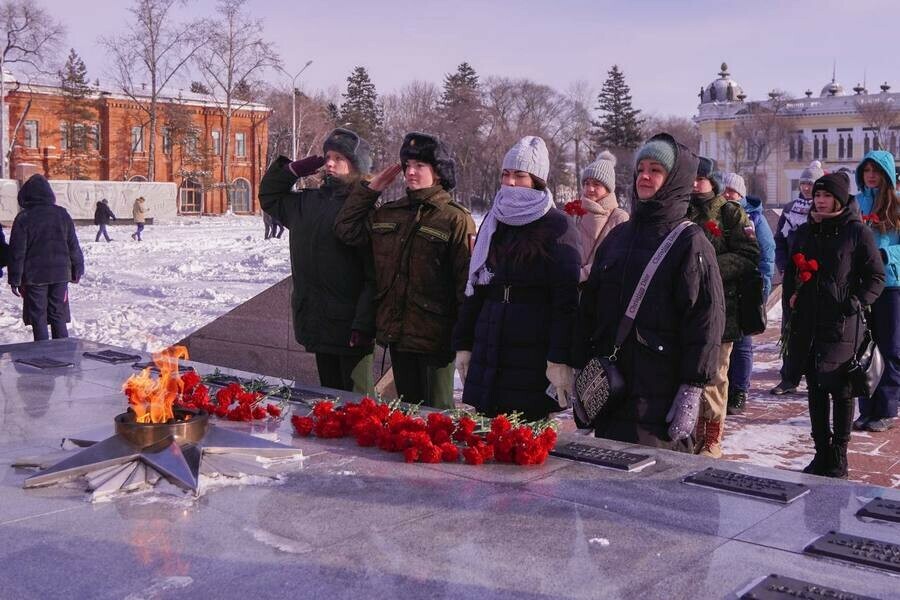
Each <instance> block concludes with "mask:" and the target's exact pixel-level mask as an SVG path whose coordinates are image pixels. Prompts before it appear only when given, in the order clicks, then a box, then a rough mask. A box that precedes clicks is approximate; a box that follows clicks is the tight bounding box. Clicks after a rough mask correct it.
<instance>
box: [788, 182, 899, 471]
mask: <svg viewBox="0 0 900 600" xmlns="http://www.w3.org/2000/svg"><path fill="white" fill-rule="evenodd" d="M849 186H850V181H849V179H848V178H847V177H846V176H845V175H844V174H843V173H832V174H830V175H824V176H822V177H820V178H819V179H817V180H816V182H815V183H814V184H813V206H812V208H811V209H810V212H809V221H808V222H807V223H804V224H803V225H801V226H800V227H799V228H798V229H797V232H796V235H795V236H794V239H793V243H792V244H791V247H790V252H791V257H792V258H791V260H790V261H789V262H788V264H787V268H786V269H785V272H784V294H785V295H786V296H787V298H788V305H789V306H790V307H791V320H790V323H789V324H788V338H787V342H786V343H787V352H788V353H789V354H793V356H794V358H793V360H796V361H797V364H801V365H803V366H802V368H801V373H802V374H805V375H806V382H807V386H808V388H809V398H808V402H809V420H810V424H811V426H812V438H813V442H814V444H815V449H816V454H815V457H814V458H813V460H812V462H810V463H809V465H807V466H806V468H804V469H803V471H804V472H805V473H813V474H815V475H825V476H828V477H840V478H846V477H847V469H848V467H847V444H848V443H849V441H850V431H851V423H852V421H853V410H854V406H853V404H854V402H853V397H852V395H853V389H852V386H851V385H850V378H849V376H848V375H847V366H848V364H849V363H850V361H851V360H852V359H853V358H854V357H855V355H856V352H857V349H858V348H859V346H860V344H861V343H862V340H863V333H864V331H865V327H866V323H865V319H864V317H863V309H864V307H867V306H870V305H871V304H872V303H873V302H875V301H876V299H877V298H878V296H879V294H881V292H882V290H883V289H884V280H885V275H884V262H883V260H882V257H881V255H880V254H879V251H878V246H877V245H876V243H875V238H874V236H873V235H872V231H871V230H870V229H869V228H868V227H867V226H866V225H864V224H863V223H862V220H861V218H860V216H859V209H858V207H857V206H855V204H856V201H855V200H854V199H853V198H852V197H851V196H850V190H849ZM813 261H815V262H814V263H813ZM811 263H812V264H811ZM832 414H833V418H832V417H831V415H832ZM829 420H831V423H829Z"/></svg>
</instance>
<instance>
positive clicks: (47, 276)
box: [8, 174, 84, 341]
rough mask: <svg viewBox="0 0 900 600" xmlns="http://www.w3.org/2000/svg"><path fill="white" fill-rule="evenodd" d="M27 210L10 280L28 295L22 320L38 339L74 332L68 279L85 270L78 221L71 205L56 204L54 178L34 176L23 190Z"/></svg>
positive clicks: (17, 228)
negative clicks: (51, 185)
mask: <svg viewBox="0 0 900 600" xmlns="http://www.w3.org/2000/svg"><path fill="white" fill-rule="evenodd" d="M18 200H19V206H21V207H22V209H23V210H22V211H21V212H20V213H19V214H18V215H16V218H15V220H14V221H13V226H12V232H11V234H10V236H9V269H8V270H9V273H8V280H9V285H10V287H11V288H12V292H13V294H15V295H16V296H22V297H23V299H24V308H23V311H22V312H23V320H24V321H25V324H26V325H31V329H32V332H33V334H34V339H35V341H39V340H46V339H48V337H49V336H48V334H47V324H48V323H49V325H50V329H51V332H52V334H53V338H54V339H56V338H65V337H69V332H68V329H67V327H66V323H68V322H69V320H70V313H69V282H72V283H78V281H79V280H80V279H81V276H82V275H84V256H83V255H82V253H81V246H80V245H79V244H78V236H77V235H76V234H75V224H74V223H73V222H72V217H70V216H69V213H68V212H67V211H66V209H64V208H62V207H61V206H56V196H55V195H54V194H53V189H51V187H50V183H49V182H48V181H47V179H46V178H44V176H43V175H41V174H35V175H32V176H31V178H30V179H28V181H26V182H25V183H24V184H23V185H22V189H20V190H19V196H18Z"/></svg>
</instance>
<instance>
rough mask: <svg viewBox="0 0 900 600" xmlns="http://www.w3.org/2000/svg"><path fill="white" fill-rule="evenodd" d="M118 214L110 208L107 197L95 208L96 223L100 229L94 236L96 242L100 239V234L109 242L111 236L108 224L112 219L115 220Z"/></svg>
mask: <svg viewBox="0 0 900 600" xmlns="http://www.w3.org/2000/svg"><path fill="white" fill-rule="evenodd" d="M115 220H116V215H114V214H113V211H111V210H110V208H109V202H107V201H106V198H104V199H103V200H101V201H100V202H98V203H97V208H95V209H94V225H97V226H98V227H99V228H100V229H98V230H97V237H96V238H94V241H95V242H99V241H100V236H101V235H102V236H103V237H104V238H105V239H106V241H107V243H109V242H110V241H112V240H110V238H109V234H108V233H107V232H106V226H107V225H109V222H110V221H115Z"/></svg>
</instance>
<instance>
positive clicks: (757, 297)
mask: <svg viewBox="0 0 900 600" xmlns="http://www.w3.org/2000/svg"><path fill="white" fill-rule="evenodd" d="M764 286H765V283H764V281H763V276H762V275H761V274H760V272H759V271H754V272H753V273H752V274H749V275H746V276H744V277H742V278H741V280H740V282H739V283H738V324H739V325H740V328H741V331H742V332H743V334H744V335H758V334H760V333H763V332H764V331H765V330H766V325H767V324H768V319H767V317H766V300H768V298H763V287H764Z"/></svg>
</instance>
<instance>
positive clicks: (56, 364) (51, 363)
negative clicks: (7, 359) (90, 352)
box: [15, 356, 75, 369]
mask: <svg viewBox="0 0 900 600" xmlns="http://www.w3.org/2000/svg"><path fill="white" fill-rule="evenodd" d="M15 362H17V363H19V364H20V365H27V366H29V367H34V368H36V369H60V368H63V367H74V366H75V364H74V363H71V362H68V361H64V360H56V359H55V358H48V357H46V356H35V357H32V358H17V359H16V360H15Z"/></svg>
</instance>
